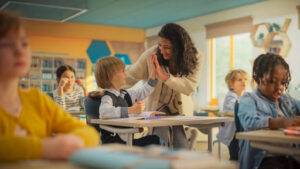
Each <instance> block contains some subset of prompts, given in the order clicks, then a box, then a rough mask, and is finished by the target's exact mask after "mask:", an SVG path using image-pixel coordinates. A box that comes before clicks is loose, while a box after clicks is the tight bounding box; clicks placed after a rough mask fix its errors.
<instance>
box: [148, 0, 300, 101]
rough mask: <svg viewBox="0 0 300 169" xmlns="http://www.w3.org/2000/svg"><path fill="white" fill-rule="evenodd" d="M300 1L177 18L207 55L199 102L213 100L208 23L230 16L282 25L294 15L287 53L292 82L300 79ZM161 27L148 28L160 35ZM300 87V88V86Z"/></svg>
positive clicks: (150, 33) (258, 51)
mask: <svg viewBox="0 0 300 169" xmlns="http://www.w3.org/2000/svg"><path fill="white" fill-rule="evenodd" d="M297 5H300V0H267V1H264V2H259V3H255V4H252V5H247V6H242V7H239V8H235V9H230V10H225V11H221V12H217V13H213V14H209V15H205V16H200V17H196V18H192V19H188V20H183V21H180V22H176V23H177V24H179V25H181V26H183V27H184V28H185V29H186V30H187V31H188V32H189V34H190V36H191V38H192V40H193V42H194V44H195V45H196V47H197V48H198V49H199V50H201V52H202V53H203V56H204V64H203V68H202V72H201V79H200V84H199V86H200V88H199V96H198V99H197V104H199V105H207V104H208V102H209V99H210V98H209V91H210V85H209V72H210V70H209V44H208V41H207V40H206V31H205V27H204V26H205V25H206V24H210V23H215V22H220V21H226V20H230V19H235V18H240V17H245V16H252V17H253V22H254V24H256V23H260V22H271V23H273V22H276V23H279V24H281V25H282V23H283V22H284V19H285V18H291V19H292V22H291V24H290V26H289V29H288V30H287V34H288V36H289V38H290V41H291V43H292V47H291V49H290V52H289V54H288V56H287V62H288V63H289V64H290V68H291V71H292V79H293V80H292V84H299V83H300V76H298V77H297V76H296V73H300V66H297V65H299V64H300V30H299V29H298V13H297V9H296V6H297ZM160 29H161V26H160V27H155V28H151V29H147V30H146V36H147V37H149V36H153V35H157V34H158V32H159V30H160ZM261 53H264V51H263V50H261V49H258V48H254V49H253V57H256V56H258V55H259V54H261ZM299 90H300V89H299ZM299 93H300V92H299Z"/></svg>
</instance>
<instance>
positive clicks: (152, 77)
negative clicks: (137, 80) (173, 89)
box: [150, 53, 156, 80]
mask: <svg viewBox="0 0 300 169" xmlns="http://www.w3.org/2000/svg"><path fill="white" fill-rule="evenodd" d="M154 57H155V54H154V53H153V54H151V67H152V72H151V75H150V78H151V79H152V80H155V78H156V69H155V63H154Z"/></svg>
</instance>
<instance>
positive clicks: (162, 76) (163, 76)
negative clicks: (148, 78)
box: [151, 53, 169, 81]
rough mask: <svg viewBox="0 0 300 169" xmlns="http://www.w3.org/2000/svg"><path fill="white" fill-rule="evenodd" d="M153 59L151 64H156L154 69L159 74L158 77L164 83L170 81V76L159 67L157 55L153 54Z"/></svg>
mask: <svg viewBox="0 0 300 169" xmlns="http://www.w3.org/2000/svg"><path fill="white" fill-rule="evenodd" d="M151 59H153V61H151V63H153V64H154V67H155V70H156V73H157V77H158V78H159V79H161V80H163V81H167V80H168V79H169V75H168V74H167V73H166V72H165V71H164V70H163V69H162V68H161V66H160V65H159V63H158V60H157V55H156V54H154V53H153V54H152V55H151Z"/></svg>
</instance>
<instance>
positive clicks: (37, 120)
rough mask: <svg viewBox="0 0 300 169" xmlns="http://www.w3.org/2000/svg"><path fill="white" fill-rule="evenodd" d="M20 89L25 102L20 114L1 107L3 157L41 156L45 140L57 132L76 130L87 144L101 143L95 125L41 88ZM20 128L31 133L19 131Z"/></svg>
mask: <svg viewBox="0 0 300 169" xmlns="http://www.w3.org/2000/svg"><path fill="white" fill-rule="evenodd" d="M18 91H19V94H20V97H21V102H22V112H21V113H20V115H19V117H14V116H12V115H9V114H8V113H7V112H5V111H4V110H3V108H2V107H0V161H15V160H25V159H38V158H41V157H42V144H41V141H42V139H44V138H47V137H51V135H52V134H53V133H70V134H75V135H77V136H79V137H80V138H82V139H83V140H84V143H85V146H86V147H91V146H97V145H98V144H99V139H100V136H99V134H98V133H97V131H96V130H95V129H93V128H92V127H90V126H87V125H85V124H83V123H81V122H79V121H78V120H77V119H76V118H75V117H72V116H70V115H69V114H68V112H66V111H65V110H63V109H62V108H61V107H60V106H59V105H58V104H56V103H55V102H54V101H53V100H52V99H51V98H50V97H48V96H47V95H46V94H43V93H42V92H41V91H40V90H39V89H28V90H21V89H19V90H18ZM19 128H22V129H25V131H26V132H27V134H25V135H24V136H20V134H19V135H18V134H16V130H18V129H19ZM23 131H24V130H23Z"/></svg>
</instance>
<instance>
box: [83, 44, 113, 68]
mask: <svg viewBox="0 0 300 169" xmlns="http://www.w3.org/2000/svg"><path fill="white" fill-rule="evenodd" d="M86 53H87V54H88V56H89V58H90V59H91V62H92V63H93V64H94V63H96V61H97V60H98V59H99V58H102V57H104V56H110V54H111V52H110V50H109V48H108V46H107V44H106V42H105V41H102V40H93V41H92V42H91V44H90V46H89V47H88V49H87V51H86Z"/></svg>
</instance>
